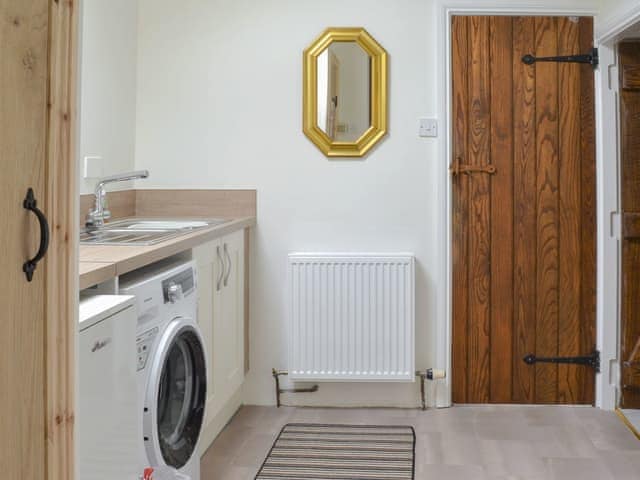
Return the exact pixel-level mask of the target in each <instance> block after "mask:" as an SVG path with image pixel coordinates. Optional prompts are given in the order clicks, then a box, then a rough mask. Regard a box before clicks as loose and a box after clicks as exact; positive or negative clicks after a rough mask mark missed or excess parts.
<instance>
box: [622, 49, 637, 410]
mask: <svg viewBox="0 0 640 480" xmlns="http://www.w3.org/2000/svg"><path fill="white" fill-rule="evenodd" d="M618 54H619V62H618V63H619V72H620V130H621V131H620V141H621V149H620V151H621V164H622V169H621V173H622V175H621V191H622V192H621V193H622V195H621V199H622V218H623V222H622V224H623V239H622V325H621V326H622V334H621V343H622V344H621V352H620V354H621V359H622V385H621V399H620V403H621V405H620V406H621V407H622V408H640V41H635V42H624V43H621V44H620V45H619V46H618Z"/></svg>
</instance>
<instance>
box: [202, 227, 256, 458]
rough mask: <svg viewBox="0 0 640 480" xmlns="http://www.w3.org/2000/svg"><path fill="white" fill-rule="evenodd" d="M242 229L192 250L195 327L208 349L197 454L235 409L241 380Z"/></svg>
mask: <svg viewBox="0 0 640 480" xmlns="http://www.w3.org/2000/svg"><path fill="white" fill-rule="evenodd" d="M244 248H245V246H244V231H242V230H240V231H237V232H234V233H231V234H229V235H226V236H224V237H222V238H219V239H216V240H213V241H211V242H207V243H205V244H202V245H199V246H198V247H196V248H194V249H193V258H194V260H195V261H196V263H197V268H198V282H199V284H198V323H199V324H200V329H201V331H202V335H203V337H204V342H205V345H206V349H207V360H208V365H207V367H208V371H207V406H206V412H205V421H204V426H203V431H202V436H201V440H200V452H201V453H204V451H205V450H206V449H207V448H208V447H209V446H210V445H211V442H213V440H214V439H215V437H216V436H217V435H218V433H219V432H220V430H221V429H222V428H223V427H224V425H225V424H226V423H227V422H228V421H229V419H230V418H231V416H232V415H233V414H234V413H235V411H236V410H237V409H238V407H240V404H241V387H242V382H243V381H244V258H245V257H244Z"/></svg>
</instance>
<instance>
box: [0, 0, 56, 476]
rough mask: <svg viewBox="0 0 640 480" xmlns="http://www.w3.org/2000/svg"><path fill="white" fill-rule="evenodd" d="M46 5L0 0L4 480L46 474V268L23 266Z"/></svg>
mask: <svg viewBox="0 0 640 480" xmlns="http://www.w3.org/2000/svg"><path fill="white" fill-rule="evenodd" d="M48 8H49V5H48V2H47V0H21V1H19V2H15V1H14V2H7V1H2V2H0V45H1V51H2V53H1V54H0V85H1V86H2V94H1V95H0V160H1V162H2V174H1V175H0V202H2V214H0V238H1V240H0V245H2V255H0V271H1V272H2V288H0V303H1V304H2V313H1V314H0V320H1V321H0V405H2V414H0V468H1V469H2V478H6V479H16V480H17V479H20V480H22V479H25V480H40V479H43V478H45V475H46V443H45V435H44V434H45V428H46V418H45V405H46V404H45V402H46V397H45V393H46V389H45V382H46V373H45V365H46V363H45V362H46V358H45V353H44V348H43V346H44V345H45V338H46V337H45V329H44V326H45V324H46V320H47V316H46V309H45V294H46V287H47V285H46V276H45V275H46V267H45V264H44V262H42V263H40V264H39V265H38V269H37V271H36V272H35V275H34V278H33V281H32V282H30V283H28V282H27V281H26V279H25V275H24V273H23V272H22V263H23V262H24V261H25V260H26V259H27V258H30V257H33V255H34V253H35V252H36V251H37V248H38V247H37V243H38V237H39V229H38V224H37V222H36V220H35V217H34V215H33V214H31V213H29V212H28V211H26V210H25V209H24V208H23V207H22V202H23V199H24V198H25V195H26V193H27V189H28V188H29V187H31V188H33V190H34V193H35V196H36V198H37V200H38V206H39V207H41V208H44V202H46V198H47V193H48V184H47V171H46V132H47V110H46V107H47V77H48V61H47V59H48V35H49V24H48Z"/></svg>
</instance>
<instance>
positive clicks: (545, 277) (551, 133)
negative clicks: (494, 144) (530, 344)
mask: <svg viewBox="0 0 640 480" xmlns="http://www.w3.org/2000/svg"><path fill="white" fill-rule="evenodd" d="M535 24H536V56H545V57H546V56H554V55H557V54H558V32H557V23H556V19H555V18H550V17H538V18H536V20H535ZM535 70H536V155H537V163H538V168H537V179H536V188H537V197H538V198H537V202H536V205H537V214H536V215H537V227H536V230H537V232H536V236H537V240H536V243H537V252H536V261H537V266H536V292H537V298H536V300H537V306H536V310H537V312H536V354H537V355H540V356H545V357H555V356H557V355H558V287H559V285H558V267H559V265H558V173H559V168H558V87H557V85H558V84H557V82H558V65H557V64H556V63H537V64H536V65H535ZM557 389H558V374H557V367H556V366H555V365H550V364H536V402H537V403H552V402H554V401H555V400H556V392H557Z"/></svg>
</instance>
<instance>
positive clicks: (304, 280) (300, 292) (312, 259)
mask: <svg viewBox="0 0 640 480" xmlns="http://www.w3.org/2000/svg"><path fill="white" fill-rule="evenodd" d="M288 283H289V287H288V292H289V367H288V370H289V376H290V378H291V379H293V380H314V381H319V380H326V381H341V380H348V381H411V382H412V381H414V378H415V361H414V360H415V358H414V357H415V355H414V345H415V275H414V258H413V255H410V254H402V255H388V254H385V255H365V254H357V255H353V254H352V255H336V254H311V253H293V254H290V255H289V278H288Z"/></svg>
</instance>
